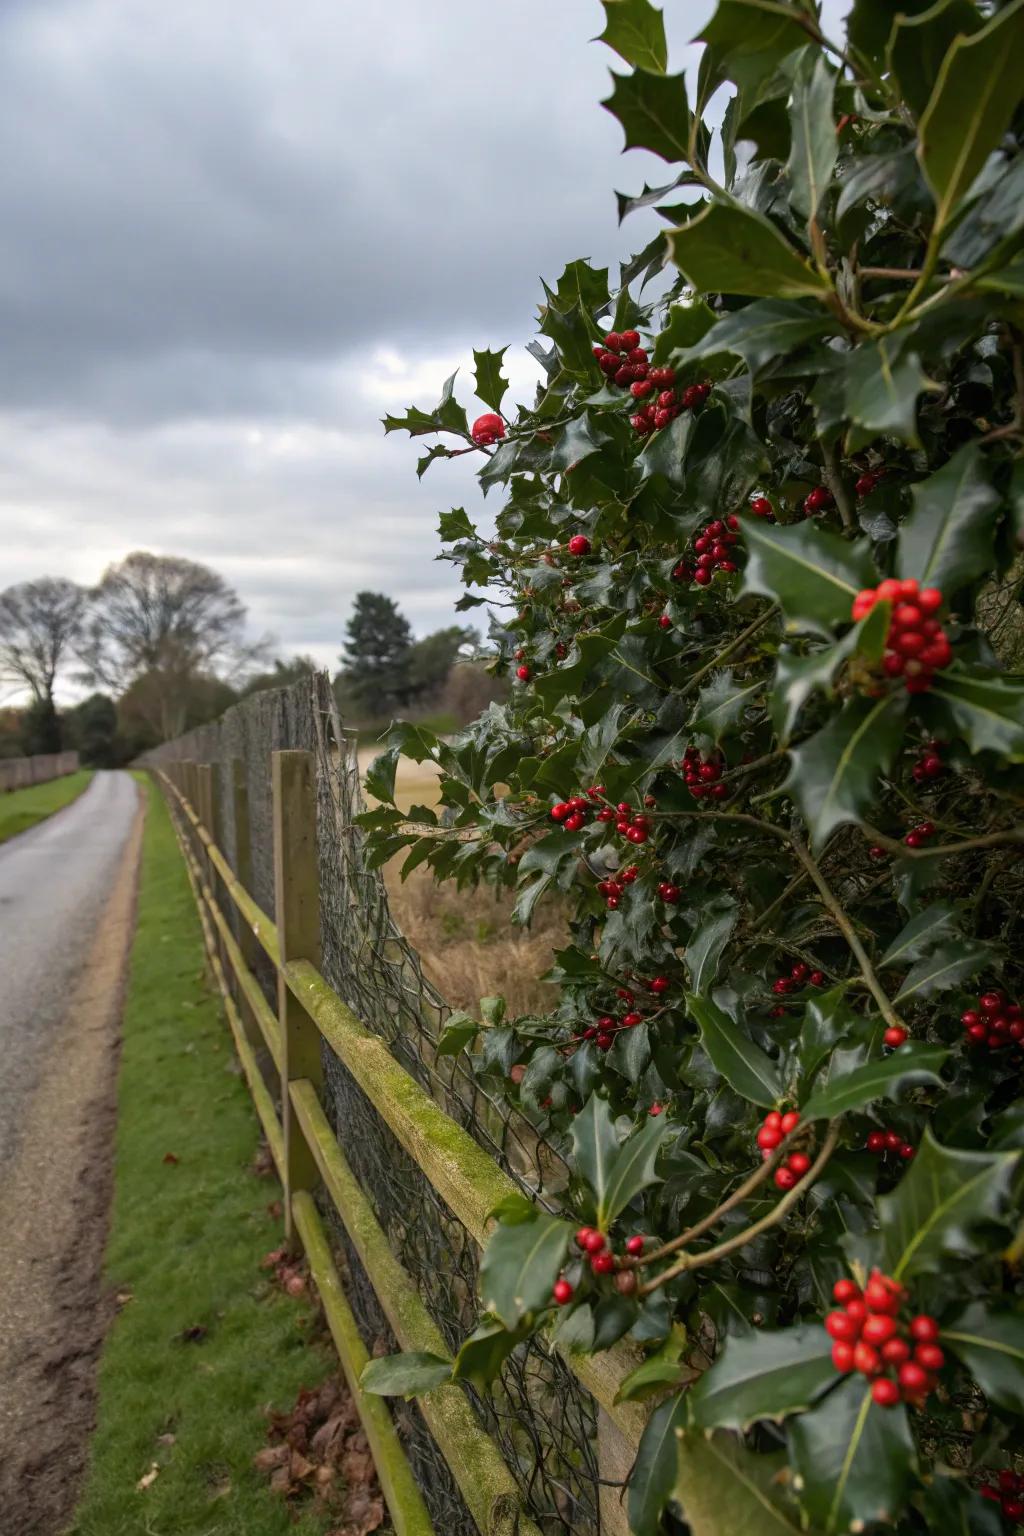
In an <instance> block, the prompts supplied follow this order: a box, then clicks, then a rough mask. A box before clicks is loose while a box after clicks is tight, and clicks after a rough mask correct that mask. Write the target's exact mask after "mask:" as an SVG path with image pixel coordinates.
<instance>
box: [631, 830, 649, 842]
mask: <svg viewBox="0 0 1024 1536" xmlns="http://www.w3.org/2000/svg"><path fill="white" fill-rule="evenodd" d="M649 835H650V834H649V833H648V831H647V828H646V827H637V826H633V827H629V828H628V829H627V831H626V836H627V837H628V839H629V841H630V842H631V843H646V841H647V839H648V837H649Z"/></svg>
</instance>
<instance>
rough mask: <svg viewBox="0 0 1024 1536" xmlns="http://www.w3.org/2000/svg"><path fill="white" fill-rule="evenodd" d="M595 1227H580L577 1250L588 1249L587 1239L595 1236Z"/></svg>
mask: <svg viewBox="0 0 1024 1536" xmlns="http://www.w3.org/2000/svg"><path fill="white" fill-rule="evenodd" d="M593 1231H594V1229H593V1227H580V1228H579V1230H578V1232H577V1233H576V1246H577V1248H586V1246H587V1239H588V1238H589V1237H590V1236H591V1235H592V1234H593Z"/></svg>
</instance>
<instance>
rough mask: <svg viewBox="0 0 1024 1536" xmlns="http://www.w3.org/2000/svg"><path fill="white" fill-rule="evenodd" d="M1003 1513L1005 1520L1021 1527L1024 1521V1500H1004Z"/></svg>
mask: <svg viewBox="0 0 1024 1536" xmlns="http://www.w3.org/2000/svg"><path fill="white" fill-rule="evenodd" d="M1002 1511H1003V1517H1004V1519H1006V1520H1013V1521H1015V1522H1016V1523H1017V1524H1018V1525H1019V1524H1020V1523H1021V1521H1022V1520H1024V1500H1022V1499H1004V1500H1003V1502H1002Z"/></svg>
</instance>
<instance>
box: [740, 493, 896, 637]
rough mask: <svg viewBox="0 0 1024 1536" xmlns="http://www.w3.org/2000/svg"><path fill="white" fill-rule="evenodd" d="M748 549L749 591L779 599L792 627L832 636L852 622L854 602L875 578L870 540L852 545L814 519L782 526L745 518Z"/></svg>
mask: <svg viewBox="0 0 1024 1536" xmlns="http://www.w3.org/2000/svg"><path fill="white" fill-rule="evenodd" d="M740 524H741V527H742V530H743V542H744V546H745V548H746V549H747V552H748V558H747V564H746V567H745V569H744V572H743V591H744V592H757V593H760V594H761V595H763V596H764V597H771V598H774V599H776V600H777V601H778V603H779V605H780V607H781V608H782V611H783V613H784V614H785V616H786V620H787V626H788V628H789V629H790V630H791V631H797V630H811V631H812V632H814V633H817V634H822V635H828V636H830V637H831V634H832V631H833V629H834V628H835V626H836V625H837V624H844V623H848V622H849V620H850V611H851V609H852V607H853V600H854V598H855V597H856V595H857V593H858V592H860V591H861V590H862V589H863V588H864V587H867V586H871V585H872V584H873V583H874V580H875V572H874V566H873V564H872V560H871V551H870V545H869V543H868V541H867V540H866V539H861V540H858V541H857V542H856V543H854V544H849V543H847V542H846V540H845V539H841V538H840V537H839V535H838V534H837V533H833V532H831V530H829V529H825V528H819V527H818V526H817V525H816V524H814V523H809V522H805V523H793V524H790V526H788V527H781V526H780V525H779V524H776V523H766V522H764V521H763V520H762V519H761V518H757V517H741V519H740Z"/></svg>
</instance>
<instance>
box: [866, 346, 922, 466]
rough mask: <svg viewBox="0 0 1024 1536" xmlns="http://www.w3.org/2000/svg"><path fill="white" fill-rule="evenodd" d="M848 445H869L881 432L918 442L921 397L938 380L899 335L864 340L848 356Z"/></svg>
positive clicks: (912, 443)
mask: <svg viewBox="0 0 1024 1536" xmlns="http://www.w3.org/2000/svg"><path fill="white" fill-rule="evenodd" d="M843 385H844V392H845V396H846V414H847V416H848V417H849V420H850V435H849V442H848V446H849V448H850V450H851V451H855V450H856V449H858V448H862V447H866V446H867V445H868V444H869V443H870V442H871V441H872V440H873V439H874V438H876V437H877V436H878V435H879V434H880V433H885V434H886V435H887V436H889V437H896V438H899V440H900V442H902V443H907V444H909V445H910V446H911V447H917V446H918V444H919V439H918V435H917V400H918V396H919V395H920V394H921V392H922V391H923V390H925V389H934V388H935V385H933V384H932V382H931V380H930V379H928V378H927V376H926V375H925V374H924V373H923V372H922V370H921V359H920V358H919V357H918V355H917V353H916V352H914V351H913V350H912V349H911V348H910V347H909V346H907V345H905V344H903V343H902V342H901V341H900V339H899V338H898V337H893V336H883V337H881V338H880V339H879V340H878V341H869V342H864V343H863V344H862V345H861V346H859V347H856V348H855V349H854V350H853V351H852V352H851V353H850V354H849V357H848V358H847V361H846V368H845V372H844V377H843Z"/></svg>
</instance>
